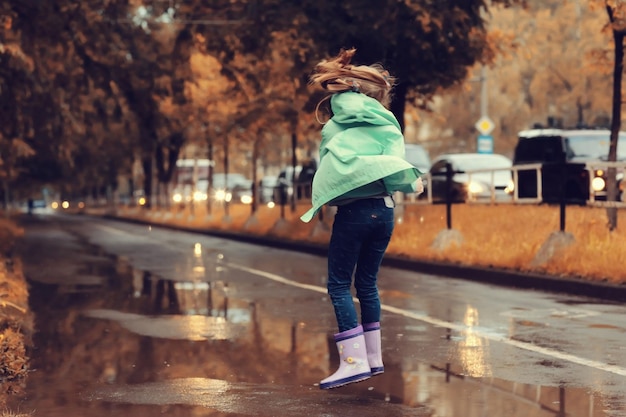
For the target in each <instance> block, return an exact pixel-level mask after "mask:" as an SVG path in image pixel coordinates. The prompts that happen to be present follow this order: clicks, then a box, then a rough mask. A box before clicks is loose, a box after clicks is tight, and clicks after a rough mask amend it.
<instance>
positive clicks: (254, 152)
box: [250, 134, 263, 215]
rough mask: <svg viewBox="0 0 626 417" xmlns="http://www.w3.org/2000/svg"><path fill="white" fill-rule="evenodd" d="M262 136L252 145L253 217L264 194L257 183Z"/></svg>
mask: <svg viewBox="0 0 626 417" xmlns="http://www.w3.org/2000/svg"><path fill="white" fill-rule="evenodd" d="M262 137H263V136H262V134H259V135H258V136H257V139H256V140H255V141H254V142H253V144H252V204H250V206H251V212H250V214H251V215H254V213H256V211H257V209H258V208H259V195H260V194H261V193H262V192H263V190H261V189H260V187H259V186H258V181H257V175H256V173H257V161H258V159H259V146H261V141H262V140H263V139H262Z"/></svg>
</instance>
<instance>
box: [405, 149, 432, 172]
mask: <svg viewBox="0 0 626 417" xmlns="http://www.w3.org/2000/svg"><path fill="white" fill-rule="evenodd" d="M404 155H405V159H406V160H407V161H409V162H410V163H411V164H412V165H413V166H414V167H415V168H417V169H419V170H420V171H421V172H423V173H426V172H428V170H429V169H430V166H431V161H430V155H429V154H428V151H427V150H426V149H424V147H423V146H422V145H418V144H416V143H407V144H405V145H404Z"/></svg>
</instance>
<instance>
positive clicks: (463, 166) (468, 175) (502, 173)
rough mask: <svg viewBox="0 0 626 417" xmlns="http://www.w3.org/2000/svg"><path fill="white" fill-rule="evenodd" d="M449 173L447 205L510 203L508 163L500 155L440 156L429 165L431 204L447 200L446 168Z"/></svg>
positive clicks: (427, 192) (463, 154) (425, 195)
mask: <svg viewBox="0 0 626 417" xmlns="http://www.w3.org/2000/svg"><path fill="white" fill-rule="evenodd" d="M448 165H450V168H451V171H452V177H451V185H450V194H449V196H450V201H451V202H464V201H467V200H489V199H496V200H502V199H507V200H508V199H511V196H510V191H509V190H511V189H512V181H511V166H512V161H511V160H510V159H509V158H507V157H506V156H504V155H499V154H482V153H455V154H445V155H441V156H439V157H437V158H435V160H434V161H433V164H432V166H431V168H430V171H429V174H430V175H429V177H430V180H429V184H428V187H430V191H426V192H425V193H424V194H423V196H424V197H423V198H426V197H427V196H428V195H431V196H432V200H433V202H446V199H447V196H448V185H447V169H448V168H447V167H448Z"/></svg>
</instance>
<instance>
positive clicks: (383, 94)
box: [310, 48, 395, 107]
mask: <svg viewBox="0 0 626 417" xmlns="http://www.w3.org/2000/svg"><path fill="white" fill-rule="evenodd" d="M355 52H356V49H354V48H352V49H348V50H346V49H342V50H341V52H339V55H337V56H336V57H335V58H332V59H329V60H323V61H321V62H320V63H319V64H317V65H316V66H315V70H314V71H313V74H312V75H311V78H310V82H311V84H314V85H319V86H321V87H322V88H323V89H325V90H328V91H330V92H332V93H342V92H345V91H355V92H358V93H363V94H365V95H366V96H369V97H372V98H374V99H376V100H378V101H379V102H380V103H381V104H382V105H383V106H385V107H389V103H390V102H391V89H392V87H393V85H394V82H395V78H394V77H392V76H391V75H389V72H388V71H387V70H386V69H385V68H383V66H382V65H380V64H373V65H352V64H350V61H351V60H352V57H353V56H354V54H355Z"/></svg>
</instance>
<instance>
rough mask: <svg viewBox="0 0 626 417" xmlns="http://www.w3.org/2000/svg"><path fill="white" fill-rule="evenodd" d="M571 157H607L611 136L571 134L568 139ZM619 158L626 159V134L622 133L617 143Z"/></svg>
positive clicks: (567, 145) (567, 144)
mask: <svg viewBox="0 0 626 417" xmlns="http://www.w3.org/2000/svg"><path fill="white" fill-rule="evenodd" d="M565 143H566V147H567V153H568V156H569V157H570V158H575V157H585V158H597V159H606V158H607V157H608V155H609V145H610V143H611V138H610V137H608V136H606V137H605V136H598V135H576V136H569V137H568V138H567V140H566V142H565ZM617 159H626V136H625V135H620V136H619V141H618V144H617Z"/></svg>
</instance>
